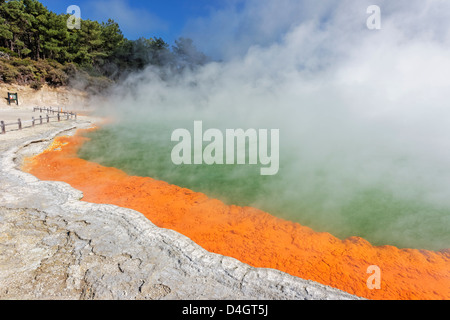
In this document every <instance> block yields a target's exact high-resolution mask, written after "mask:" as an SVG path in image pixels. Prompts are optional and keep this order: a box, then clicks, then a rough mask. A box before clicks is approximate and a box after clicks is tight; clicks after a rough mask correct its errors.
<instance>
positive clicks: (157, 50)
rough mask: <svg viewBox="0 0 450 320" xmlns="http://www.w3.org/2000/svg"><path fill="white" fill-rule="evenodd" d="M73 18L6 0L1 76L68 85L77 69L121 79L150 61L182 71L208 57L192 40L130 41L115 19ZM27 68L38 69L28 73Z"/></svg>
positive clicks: (0, 4) (25, 0)
mask: <svg viewBox="0 0 450 320" xmlns="http://www.w3.org/2000/svg"><path fill="white" fill-rule="evenodd" d="M69 18H70V15H69V14H56V13H54V12H51V11H49V10H48V9H47V8H46V7H45V6H44V5H43V4H42V3H40V2H39V1H37V0H10V1H6V0H0V53H2V54H1V55H0V60H1V61H0V72H1V73H0V75H1V78H0V80H1V81H3V82H11V81H13V80H14V79H16V80H18V81H19V82H20V79H22V80H23V79H24V78H27V77H31V78H33V79H31V80H32V81H34V82H35V83H37V86H39V83H41V84H42V83H45V82H48V83H50V84H53V85H65V84H66V83H65V82H67V81H66V80H67V79H65V78H66V76H67V77H70V76H73V74H74V73H78V75H79V74H80V73H82V74H83V73H84V74H87V75H88V76H89V77H106V78H107V79H108V80H117V79H118V78H119V77H121V76H122V75H124V74H127V73H129V72H133V71H135V70H139V69H142V68H144V67H145V66H147V65H155V66H161V67H162V66H164V67H168V68H170V69H171V70H174V71H175V72H176V71H179V70H183V69H185V68H195V67H196V66H198V65H202V64H204V63H206V62H207V61H208V58H207V57H206V56H205V55H204V54H203V53H201V52H199V51H198V50H197V49H196V48H195V46H194V45H193V42H192V40H190V39H186V38H179V39H178V40H176V41H175V45H174V46H172V48H170V46H169V44H167V43H166V42H165V41H164V40H163V39H162V38H159V37H155V38H150V39H146V38H141V39H139V40H128V39H126V38H125V37H124V35H123V34H122V31H121V30H120V27H119V25H118V24H117V23H116V22H114V21H113V20H111V19H110V20H108V22H102V23H99V22H97V21H91V20H82V21H81V24H80V28H79V29H76V28H74V29H69V28H68V27H67V21H68V19H69ZM6 58H7V59H6ZM18 59H20V60H29V61H28V62H25V63H24V62H23V61H21V62H18V61H17V60H18ZM6 60H8V61H6ZM43 61H44V62H43ZM36 62H39V63H36ZM18 67H22V68H21V70H18ZM27 68H28V69H30V70H31V71H33V72H32V74H28V75H25V76H24V75H23V73H24V72H26V70H25V69H27ZM33 69H34V70H33ZM37 69H39V70H37ZM49 72H51V73H52V75H51V77H50V78H51V79H50V81H49V77H48V73H49ZM60 72H62V73H63V74H60ZM52 79H53V80H52ZM52 81H53V83H52ZM29 82H30V81H28V83H29Z"/></svg>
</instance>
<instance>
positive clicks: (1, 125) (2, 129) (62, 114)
mask: <svg viewBox="0 0 450 320" xmlns="http://www.w3.org/2000/svg"><path fill="white" fill-rule="evenodd" d="M36 111H39V112H41V113H42V112H47V114H46V115H45V117H42V115H39V117H36V118H35V117H31V120H26V121H22V120H21V119H20V118H18V119H17V122H10V123H5V122H4V121H3V120H2V121H0V134H6V127H8V126H17V128H18V130H22V129H23V128H32V127H35V126H36V125H43V124H45V123H50V120H51V119H57V120H58V121H61V120H69V119H75V120H77V114H76V113H74V112H67V111H59V110H58V109H57V110H54V109H53V108H40V107H34V108H33V112H36ZM49 114H52V116H50V115H49ZM28 123H29V124H31V125H29V126H24V124H28Z"/></svg>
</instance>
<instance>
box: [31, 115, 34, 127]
mask: <svg viewBox="0 0 450 320" xmlns="http://www.w3.org/2000/svg"><path fill="white" fill-rule="evenodd" d="M31 126H32V127H34V117H31Z"/></svg>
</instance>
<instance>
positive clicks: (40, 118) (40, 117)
mask: <svg viewBox="0 0 450 320" xmlns="http://www.w3.org/2000/svg"><path fill="white" fill-rule="evenodd" d="M39 120H40V122H41V124H42V116H39Z"/></svg>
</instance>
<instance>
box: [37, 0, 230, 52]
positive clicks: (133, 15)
mask: <svg viewBox="0 0 450 320" xmlns="http://www.w3.org/2000/svg"><path fill="white" fill-rule="evenodd" d="M41 2H42V3H43V4H44V5H45V6H46V7H47V8H48V9H49V10H51V11H53V12H55V13H58V14H59V13H66V11H67V8H68V7H69V6H70V5H77V6H79V7H80V9H81V18H82V19H90V20H97V21H107V19H108V18H112V19H114V20H115V21H116V22H118V23H119V25H120V27H121V29H122V32H123V33H124V35H125V37H127V38H128V39H131V40H135V39H137V38H139V37H146V38H149V37H154V36H157V37H162V38H163V39H164V40H165V41H166V42H168V43H169V44H173V42H174V40H175V39H177V38H178V37H179V36H181V35H183V30H184V27H185V25H186V23H187V22H188V21H190V20H191V19H197V18H202V17H206V16H208V15H209V13H210V12H211V10H216V9H219V8H220V7H221V6H222V5H223V4H224V0H150V1H149V0H147V1H144V0H94V1H93V0H41Z"/></svg>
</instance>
